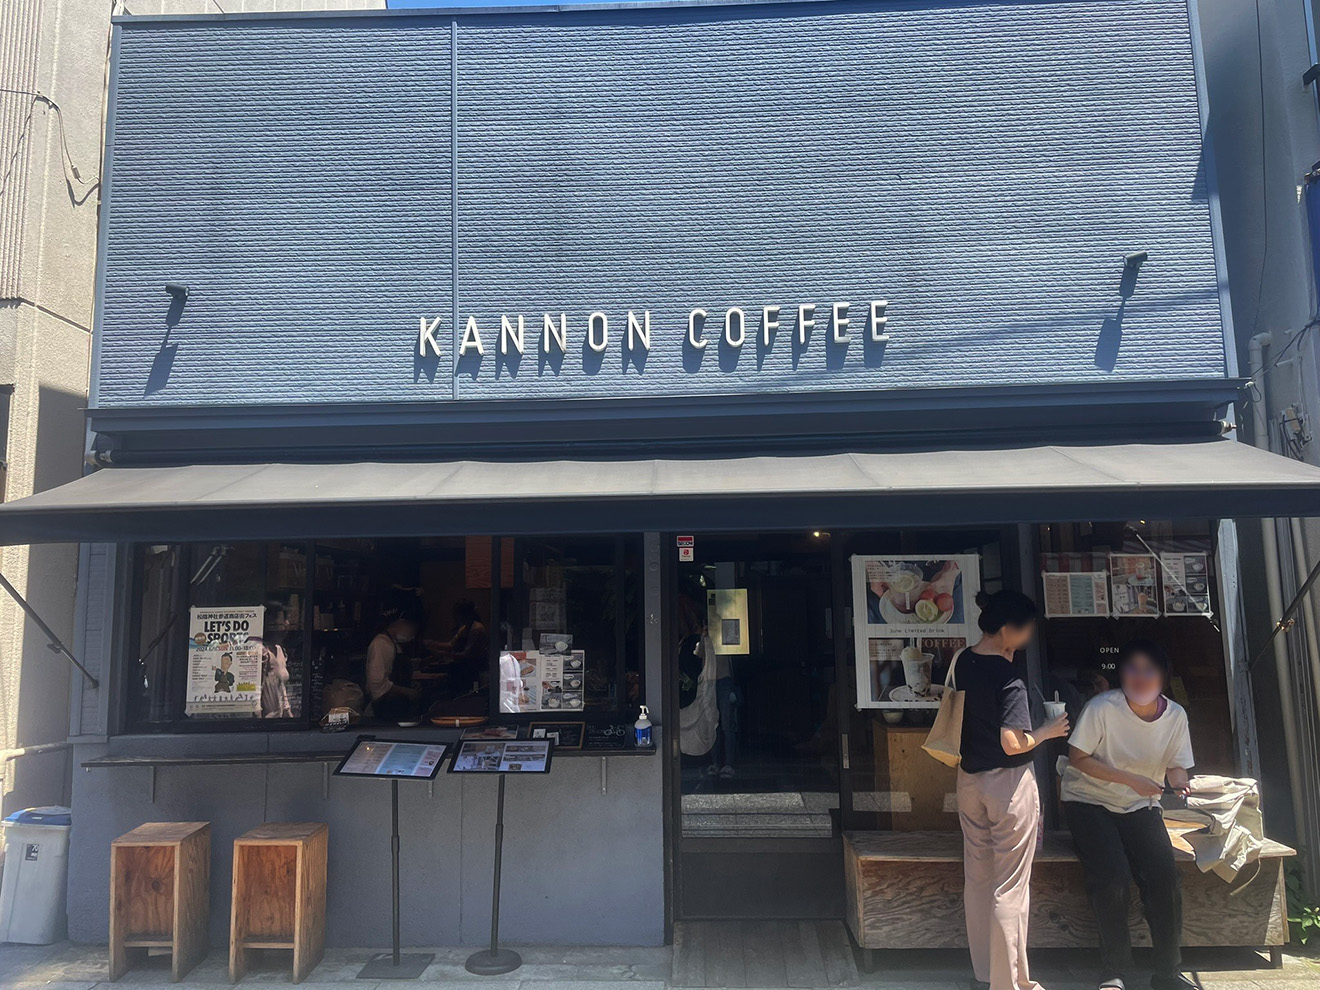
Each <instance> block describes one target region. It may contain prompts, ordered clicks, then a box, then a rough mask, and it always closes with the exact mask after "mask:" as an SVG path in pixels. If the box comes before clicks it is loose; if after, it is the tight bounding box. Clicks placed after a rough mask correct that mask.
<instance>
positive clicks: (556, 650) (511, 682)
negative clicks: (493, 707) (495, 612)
mask: <svg viewBox="0 0 1320 990" xmlns="http://www.w3.org/2000/svg"><path fill="white" fill-rule="evenodd" d="M572 646H573V637H572V636H567V635H564V634H563V633H546V634H544V635H542V637H541V647H542V648H541V649H540V650H525V651H524V650H520V651H514V652H512V653H505V654H503V655H502V656H501V657H500V664H501V668H505V667H507V668H508V670H509V674H508V676H507V677H505V676H503V675H501V683H502V685H503V686H502V688H501V698H500V710H501V711H506V712H557V711H581V710H582V709H583V708H585V707H586V695H585V689H586V653H585V651H583V650H575V649H573V648H572ZM515 670H516V673H515Z"/></svg>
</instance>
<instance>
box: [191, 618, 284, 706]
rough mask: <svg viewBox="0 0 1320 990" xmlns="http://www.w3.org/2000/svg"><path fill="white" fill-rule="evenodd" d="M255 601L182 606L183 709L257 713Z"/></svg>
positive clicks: (258, 664) (257, 625) (258, 659)
mask: <svg viewBox="0 0 1320 990" xmlns="http://www.w3.org/2000/svg"><path fill="white" fill-rule="evenodd" d="M265 616H266V609H265V607H264V606H261V605H253V606H239V607H230V608H199V607H193V608H191V609H189V610H188V696H187V700H186V701H185V702H184V711H185V712H186V713H187V714H189V715H194V716H195V715H258V714H260V713H261V637H262V628H263V626H264V624H265Z"/></svg>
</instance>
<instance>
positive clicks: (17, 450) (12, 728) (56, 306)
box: [0, 0, 110, 813]
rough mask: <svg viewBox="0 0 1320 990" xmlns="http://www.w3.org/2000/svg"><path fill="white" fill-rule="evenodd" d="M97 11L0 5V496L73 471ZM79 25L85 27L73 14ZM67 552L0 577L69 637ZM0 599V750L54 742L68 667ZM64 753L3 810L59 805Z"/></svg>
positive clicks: (87, 263) (96, 134)
mask: <svg viewBox="0 0 1320 990" xmlns="http://www.w3.org/2000/svg"><path fill="white" fill-rule="evenodd" d="M109 13H110V10H109V4H108V3H87V4H75V5H64V6H63V7H62V8H61V7H59V6H57V5H55V4H50V3H43V2H42V0H10V2H7V3H5V4H3V6H0V158H2V159H3V163H2V164H0V386H3V387H4V392H5V394H4V395H0V405H3V406H4V407H5V410H4V411H5V412H6V414H7V416H6V422H7V429H6V431H5V435H4V438H3V442H4V444H5V449H4V452H3V457H4V459H5V462H6V468H7V470H6V476H5V487H4V498H5V499H6V500H10V501H12V500H13V499H16V498H22V497H23V496H25V495H30V494H32V493H33V492H34V491H41V490H43V489H47V488H51V487H53V486H55V485H60V484H63V483H64V482H67V481H71V480H73V479H74V478H77V477H78V476H79V475H80V474H81V473H82V463H83V446H84V436H85V427H84V424H83V414H82V408H83V406H85V405H86V401H87V369H88V361H89V359H90V356H91V325H92V306H93V297H94V292H93V284H94V276H95V261H96V229H97V212H98V206H99V204H100V187H99V182H98V176H99V174H100V167H101V166H100V158H101V133H102V128H101V120H102V113H103V109H104V107H103V92H104V89H105V72H104V65H105V58H106V48H107V41H108V39H109V24H108V20H109ZM89 14H90V15H92V16H87V15H89ZM77 568H78V548H77V547H76V546H74V545H69V544H65V545H52V546H44V547H26V546H10V547H6V548H5V549H4V550H3V553H2V554H0V571H2V572H3V573H4V575H5V576H6V577H7V578H8V579H9V580H10V581H11V582H12V583H13V585H14V586H15V588H16V589H17V590H18V591H19V592H20V593H21V594H23V595H25V596H26V597H27V598H28V600H29V601H30V602H31V604H32V605H33V607H35V608H36V609H37V611H38V612H39V613H40V614H41V615H42V616H43V618H44V619H45V621H46V622H47V623H48V624H49V625H50V626H51V627H52V628H53V629H54V631H55V632H56V634H57V635H58V636H60V637H61V638H62V639H63V640H64V641H65V642H67V643H70V644H72V643H73V640H74V634H73V628H74V622H73V617H74V598H75V584H76V576H77ZM47 643H48V640H47V638H46V636H45V635H44V634H43V633H42V631H41V630H40V629H39V628H37V626H36V625H35V623H33V622H31V621H30V620H29V619H27V617H26V616H25V615H24V614H23V612H22V611H21V610H20V609H19V607H18V606H17V605H16V604H15V603H14V601H13V600H12V599H11V598H10V597H9V596H8V595H5V594H3V593H0V749H4V750H12V749H14V748H16V747H20V746H22V747H31V746H38V745H46V744H61V743H63V742H64V741H65V739H66V738H67V737H68V734H69V731H68V730H69V723H68V705H69V691H70V671H71V669H72V668H71V667H70V665H69V664H68V663H67V662H66V661H65V660H64V658H63V657H61V656H59V655H58V654H56V653H53V652H51V651H50V650H49V649H47ZM67 760H68V754H67V751H65V750H62V749H56V750H55V751H53V752H46V753H40V754H38V755H31V756H27V757H25V758H23V759H21V760H14V761H12V762H5V763H2V764H0V773H3V774H4V784H3V788H4V799H3V805H2V808H3V811H4V812H5V813H8V812H9V811H11V810H13V809H14V808H21V807H25V806H28V805H33V804H53V803H65V802H66V801H67V798H68V776H69V772H68V771H69V768H68V763H67Z"/></svg>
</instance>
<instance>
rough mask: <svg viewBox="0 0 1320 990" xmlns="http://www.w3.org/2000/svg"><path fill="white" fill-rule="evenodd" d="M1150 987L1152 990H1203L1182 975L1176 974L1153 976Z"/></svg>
mask: <svg viewBox="0 0 1320 990" xmlns="http://www.w3.org/2000/svg"><path fill="white" fill-rule="evenodd" d="M1150 987H1151V990H1201V988H1200V985H1199V984H1198V983H1196V982H1195V981H1193V980H1189V979H1188V978H1187V977H1185V976H1183V975H1182V973H1174V974H1173V975H1172V976H1152V977H1151V978H1150Z"/></svg>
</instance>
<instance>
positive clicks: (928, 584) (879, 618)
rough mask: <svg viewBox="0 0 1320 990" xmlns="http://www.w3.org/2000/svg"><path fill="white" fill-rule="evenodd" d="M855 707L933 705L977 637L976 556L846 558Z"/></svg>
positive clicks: (978, 578) (978, 582)
mask: <svg viewBox="0 0 1320 990" xmlns="http://www.w3.org/2000/svg"><path fill="white" fill-rule="evenodd" d="M852 579H853V626H854V629H853V633H854V637H853V639H854V642H855V644H856V650H857V656H856V664H855V668H856V674H857V707H858V708H898V709H902V708H929V709H935V708H938V707H939V703H940V696H941V694H942V693H943V691H944V678H945V675H946V674H947V672H948V669H949V664H950V663H952V662H953V658H954V657H955V656H956V655H957V654H958V651H959V650H962V649H963V648H964V647H966V646H967V644H968V643H969V642H972V641H973V640H974V639H975V638H976V635H977V625H976V620H977V617H978V615H979V614H980V613H979V610H978V609H977V607H976V593H977V591H979V590H980V588H981V558H980V557H979V556H978V555H977V554H958V555H953V556H940V557H919V556H903V557H868V556H854V557H853V558H852Z"/></svg>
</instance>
